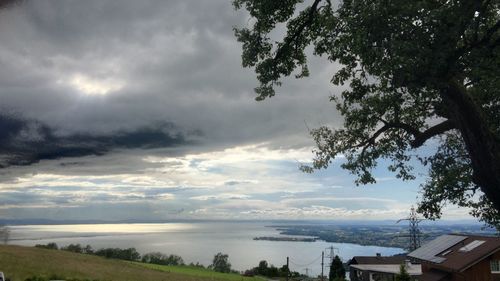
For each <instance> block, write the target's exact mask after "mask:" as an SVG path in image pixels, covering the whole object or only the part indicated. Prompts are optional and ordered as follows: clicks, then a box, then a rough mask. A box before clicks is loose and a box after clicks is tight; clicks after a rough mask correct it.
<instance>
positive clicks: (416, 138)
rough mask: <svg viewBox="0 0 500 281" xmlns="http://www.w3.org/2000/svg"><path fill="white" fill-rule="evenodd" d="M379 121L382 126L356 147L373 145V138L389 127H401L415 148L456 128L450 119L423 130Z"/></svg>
mask: <svg viewBox="0 0 500 281" xmlns="http://www.w3.org/2000/svg"><path fill="white" fill-rule="evenodd" d="M381 121H382V122H383V123H384V126H382V127H381V128H380V129H378V130H377V131H376V132H375V133H374V134H373V135H372V136H371V137H370V138H368V139H367V140H366V141H364V142H363V143H361V144H359V145H357V146H356V147H366V146H368V145H374V144H375V140H376V139H377V138H378V137H379V136H380V135H381V134H382V133H384V132H385V131H387V130H390V129H402V130H404V131H406V132H407V133H409V134H411V135H412V136H413V141H411V142H410V145H411V147H413V148H417V147H420V146H422V145H423V144H424V143H425V142H426V141H427V140H428V139H430V138H432V137H434V136H437V135H439V134H442V133H444V132H447V131H449V130H451V129H454V128H456V126H455V123H454V122H453V121H451V120H446V121H443V122H442V123H439V124H437V125H435V126H432V127H430V128H429V129H427V130H425V131H423V132H421V131H419V130H418V129H416V128H414V127H412V126H411V125H409V124H405V123H401V122H387V121H384V120H381Z"/></svg>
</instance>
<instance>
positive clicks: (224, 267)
mask: <svg viewBox="0 0 500 281" xmlns="http://www.w3.org/2000/svg"><path fill="white" fill-rule="evenodd" d="M35 247H37V248H43V249H52V250H62V251H69V252H73V253H80V254H88V255H96V256H101V257H105V258H110V259H120V260H128V261H141V262H144V263H151V264H159V265H185V263H184V260H183V259H182V257H181V256H178V255H166V254H163V253H160V252H151V253H147V254H144V255H143V256H141V254H139V252H137V250H136V249H135V248H127V249H120V248H102V249H98V250H94V249H93V248H92V247H91V246H90V245H86V246H82V245H80V244H69V245H67V246H64V247H61V248H59V247H58V246H57V244H56V243H48V244H37V245H35ZM189 266H196V267H202V268H204V266H203V265H202V264H200V263H196V264H194V263H190V264H189ZM208 269H212V270H214V271H217V272H223V273H229V272H233V271H232V270H231V263H230V262H229V256H228V255H227V254H223V253H217V254H216V255H215V256H214V258H213V261H212V264H211V265H209V266H208Z"/></svg>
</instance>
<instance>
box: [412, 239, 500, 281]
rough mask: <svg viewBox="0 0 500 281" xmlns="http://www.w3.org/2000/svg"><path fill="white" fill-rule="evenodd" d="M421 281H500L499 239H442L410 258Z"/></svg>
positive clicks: (425, 246) (422, 248) (413, 253)
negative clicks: (415, 265)
mask: <svg viewBox="0 0 500 281" xmlns="http://www.w3.org/2000/svg"><path fill="white" fill-rule="evenodd" d="M408 256H409V257H410V258H413V259H414V260H416V261H418V262H420V263H421V265H422V275H421V277H420V278H419V281H500V238H498V237H485V236H469V235H467V236H466V235H442V236H439V237H438V238H436V239H434V240H432V241H430V242H428V243H427V244H425V245H423V246H422V247H420V248H418V249H416V250H415V251H413V252H411V253H409V254H408Z"/></svg>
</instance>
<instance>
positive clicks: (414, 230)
mask: <svg viewBox="0 0 500 281" xmlns="http://www.w3.org/2000/svg"><path fill="white" fill-rule="evenodd" d="M423 220H424V219H421V218H419V217H418V215H417V212H416V211H415V208H414V207H413V206H411V209H410V215H409V216H408V217H407V218H403V219H400V220H398V221H397V222H396V223H400V222H401V221H408V222H409V229H408V230H409V233H408V235H400V236H399V237H409V238H410V245H409V247H408V249H409V250H410V252H411V251H414V250H416V249H418V248H420V238H421V236H422V233H421V232H420V228H419V227H418V224H419V223H420V222H421V221H423Z"/></svg>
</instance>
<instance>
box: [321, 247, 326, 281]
mask: <svg viewBox="0 0 500 281" xmlns="http://www.w3.org/2000/svg"><path fill="white" fill-rule="evenodd" d="M324 266H325V251H323V252H321V281H324V280H325V278H324V277H323V267H324Z"/></svg>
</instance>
